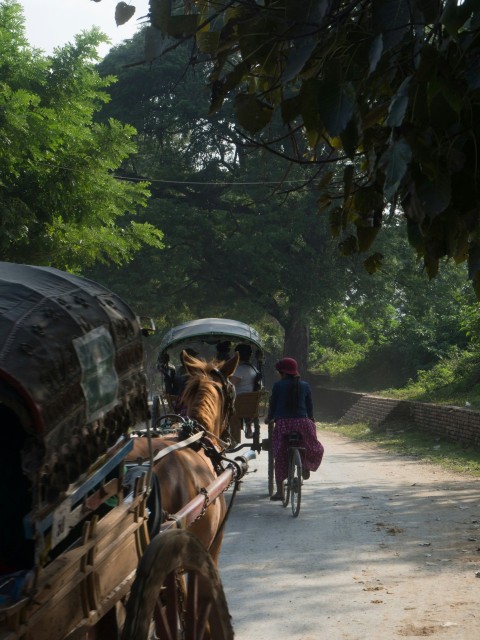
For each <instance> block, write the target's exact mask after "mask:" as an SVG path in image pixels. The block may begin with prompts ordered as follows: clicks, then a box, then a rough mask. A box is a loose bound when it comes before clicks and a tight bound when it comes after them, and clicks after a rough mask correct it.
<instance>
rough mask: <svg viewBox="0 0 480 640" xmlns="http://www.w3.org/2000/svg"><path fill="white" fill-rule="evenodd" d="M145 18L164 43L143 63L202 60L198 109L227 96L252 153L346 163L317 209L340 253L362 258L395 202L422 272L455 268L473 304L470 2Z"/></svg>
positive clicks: (474, 131) (478, 53) (476, 110)
mask: <svg viewBox="0 0 480 640" xmlns="http://www.w3.org/2000/svg"><path fill="white" fill-rule="evenodd" d="M150 18H151V23H152V25H153V27H154V28H155V29H157V31H158V34H159V38H160V39H161V38H163V39H164V43H163V45H161V46H160V45H159V43H158V41H155V38H153V37H152V36H151V35H150V37H148V38H147V40H146V50H145V56H144V59H147V60H151V59H152V58H154V57H155V56H156V55H158V54H159V53H161V51H162V49H163V50H168V48H169V46H171V45H170V44H169V41H168V40H167V38H177V39H178V40H180V41H183V40H185V39H187V38H189V37H195V42H196V47H197V53H196V54H195V55H194V56H193V58H194V59H195V60H197V61H198V59H199V58H203V59H205V58H206V59H209V60H210V61H211V65H212V67H211V72H210V75H209V85H210V88H211V105H210V112H211V113H214V112H216V111H217V110H219V109H221V107H222V105H223V103H224V101H225V99H227V98H232V99H234V105H235V120H236V122H237V123H238V125H239V126H240V127H241V128H243V130H244V131H246V132H247V135H248V136H249V138H250V140H251V143H252V144H257V145H260V146H261V147H262V148H264V149H268V150H271V151H272V152H274V153H275V154H277V155H281V156H283V157H284V158H285V159H286V160H287V161H288V162H295V163H299V164H302V165H303V164H312V165H314V166H317V167H321V166H325V165H326V163H331V162H337V163H340V164H342V165H344V166H345V167H346V168H345V172H344V174H343V175H344V178H343V179H344V184H343V189H342V193H341V194H339V193H338V191H336V192H332V193H331V197H332V198H333V199H334V202H335V204H336V207H334V210H333V213H332V211H331V207H330V204H331V202H329V198H328V197H325V198H324V199H323V200H322V202H321V204H320V210H321V211H325V212H326V213H327V214H328V215H331V217H332V229H333V230H334V232H335V233H338V234H341V246H342V251H343V253H354V252H358V251H368V250H370V247H371V246H372V243H373V241H374V239H375V237H376V235H377V233H378V230H379V229H380V228H381V226H382V224H383V220H384V214H385V209H386V205H387V204H391V205H392V206H398V207H401V209H402V210H403V212H404V215H405V217H406V219H407V222H408V225H407V233H408V238H409V241H410V243H411V244H412V246H413V247H415V249H416V251H417V252H418V253H419V255H420V256H421V257H422V259H423V262H424V265H425V269H426V272H427V274H428V276H429V277H431V278H432V277H434V276H435V275H436V273H437V271H438V267H439V261H440V260H441V258H442V257H445V256H447V257H451V258H453V259H454V260H456V261H464V260H468V267H469V276H470V278H471V279H472V280H473V283H474V286H475V289H476V291H477V294H480V259H479V256H480V238H479V224H478V222H479V215H478V214H479V169H478V167H479V166H480V154H479V148H480V145H479V144H478V141H479V137H480V136H479V134H480V117H479V115H480V92H479V88H480V75H479V73H478V68H479V64H480V47H479V38H480V4H479V3H478V1H477V0H411V1H410V2H404V1H403V0H370V1H365V2H358V1H354V2H352V1H350V0H333V1H332V0H314V1H312V0H258V1H257V0H252V1H251V2H244V0H233V1H232V0H225V1H215V2H210V1H208V0H207V1H205V0H197V1H194V2H191V1H190V0H189V1H188V2H187V1H186V0H177V1H176V2H175V1H174V0H173V1H170V0H150ZM279 120H281V121H282V122H283V126H284V130H283V135H282V138H281V140H282V144H281V145H280V146H281V148H280V149H279V136H278V130H277V125H278V121H279ZM272 123H273V125H274V126H273V129H271V125H272ZM324 191H325V192H326V196H327V195H328V193H329V190H328V189H327V188H325V187H324ZM326 202H328V206H327V207H325V203H326ZM381 259H382V256H380V255H379V254H378V253H377V252H374V253H373V254H372V255H371V256H369V258H367V261H366V266H367V268H368V269H369V270H374V269H378V268H379V267H380V264H381Z"/></svg>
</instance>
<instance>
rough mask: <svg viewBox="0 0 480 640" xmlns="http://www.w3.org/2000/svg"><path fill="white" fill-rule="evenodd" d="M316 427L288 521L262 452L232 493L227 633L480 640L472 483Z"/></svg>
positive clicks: (479, 537) (305, 639)
mask: <svg viewBox="0 0 480 640" xmlns="http://www.w3.org/2000/svg"><path fill="white" fill-rule="evenodd" d="M319 437H320V440H321V441H322V443H323V444H324V446H325V457H324V461H323V463H322V465H321V467H320V469H319V471H318V472H317V473H315V474H312V476H311V479H310V480H308V481H307V482H306V483H305V484H304V487H303V495H302V508H301V512H300V515H299V517H298V518H297V519H294V518H293V517H292V515H291V510H290V507H288V508H287V509H284V508H283V507H282V506H281V505H280V504H279V503H277V502H271V501H270V500H269V498H268V496H267V453H266V452H262V453H261V454H260V456H259V457H258V458H257V460H254V461H252V462H251V464H250V469H251V470H253V469H257V471H256V472H254V473H249V474H248V475H247V476H246V477H245V479H244V481H243V484H242V489H241V491H240V492H239V493H238V494H237V498H236V501H235V505H234V507H233V510H232V513H231V515H230V518H229V521H228V523H227V527H226V532H225V538H224V543H223V548H222V553H221V556H220V574H221V578H222V582H223V585H224V588H225V591H226V595H227V600H228V603H229V608H230V613H231V615H232V618H233V624H234V629H235V638H236V640H320V639H322V640H344V639H348V640H364V639H365V640H367V639H368V640H391V639H394V638H415V637H426V636H430V637H433V638H438V639H439V640H443V639H445V640H450V639H455V640H479V639H480V609H479V602H480V577H477V575H476V573H477V572H480V481H479V480H476V479H472V478H469V477H466V476H463V475H454V474H450V473H447V472H445V471H442V470H440V469H438V468H437V467H433V466H430V465H425V464H422V463H419V462H417V461H415V460H412V459H410V458H406V457H400V456H393V455H390V454H386V453H384V452H382V451H381V450H379V449H376V448H374V447H371V446H369V445H364V444H358V443H354V442H352V441H350V440H349V439H347V438H344V437H342V436H339V435H337V434H332V433H329V432H324V431H321V432H319ZM479 576H480V573H479Z"/></svg>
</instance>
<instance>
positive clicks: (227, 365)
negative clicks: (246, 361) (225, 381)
mask: <svg viewBox="0 0 480 640" xmlns="http://www.w3.org/2000/svg"><path fill="white" fill-rule="evenodd" d="M239 358H240V354H239V353H238V351H235V355H234V356H233V358H230V360H227V361H226V362H224V363H223V364H222V366H221V367H220V371H221V372H222V373H223V375H224V376H225V377H226V378H230V376H231V375H233V374H234V373H235V369H236V368H237V365H238V360H239Z"/></svg>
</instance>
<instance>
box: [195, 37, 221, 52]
mask: <svg viewBox="0 0 480 640" xmlns="http://www.w3.org/2000/svg"><path fill="white" fill-rule="evenodd" d="M219 39H220V33H219V32H218V31H199V32H198V33H197V35H196V41H197V46H198V50H199V51H200V52H201V53H211V54H215V52H216V51H217V48H218V42H219Z"/></svg>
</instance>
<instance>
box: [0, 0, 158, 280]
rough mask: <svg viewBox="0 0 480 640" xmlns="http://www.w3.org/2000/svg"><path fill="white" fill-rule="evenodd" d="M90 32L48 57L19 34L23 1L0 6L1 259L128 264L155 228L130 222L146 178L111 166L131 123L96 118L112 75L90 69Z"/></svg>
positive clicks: (141, 202)
mask: <svg viewBox="0 0 480 640" xmlns="http://www.w3.org/2000/svg"><path fill="white" fill-rule="evenodd" d="M105 39H106V38H105V36H104V35H103V34H101V33H100V32H99V31H98V30H96V29H93V30H92V31H91V32H89V33H83V34H81V35H79V36H77V37H76V39H75V43H74V44H68V45H65V46H64V47H62V48H58V49H56V50H55V52H54V53H53V55H51V56H44V55H43V54H42V53H41V52H39V51H37V50H35V49H32V48H31V47H30V46H29V45H28V42H27V40H26V38H25V32H24V17H23V13H22V8H21V5H20V4H19V3H18V2H15V1H14V0H4V1H2V2H0V41H1V43H2V50H1V52H0V104H1V109H0V141H1V144H0V176H1V178H0V231H1V233H0V258H1V259H2V260H14V261H17V262H19V261H24V262H30V263H33V264H52V265H55V266H57V267H60V268H67V269H73V270H75V269H77V270H78V269H79V268H80V267H82V266H85V265H87V264H92V263H94V262H95V261H98V260H100V261H103V262H109V261H110V262H117V263H120V262H124V261H126V260H129V259H131V257H132V256H133V254H134V253H135V252H136V251H137V250H138V249H139V248H140V247H141V246H142V245H143V244H145V243H147V244H151V245H154V246H156V247H161V246H162V245H161V237H162V234H161V232H160V231H159V230H158V229H157V228H155V227H154V226H153V225H150V224H145V223H144V224H140V223H139V222H136V221H135V220H134V219H133V216H134V215H135V214H136V212H137V210H138V209H139V208H141V207H144V206H145V204H146V200H147V196H148V191H147V189H146V185H145V184H142V183H132V182H129V181H126V180H119V179H118V178H117V177H116V175H115V172H116V170H117V169H118V168H119V167H120V165H121V163H122V162H123V161H124V160H125V159H126V158H127V157H128V156H130V155H131V154H132V153H134V151H135V149H136V147H135V144H134V141H133V134H134V133H135V131H134V129H133V127H131V126H125V125H123V124H121V123H120V122H119V121H117V120H115V119H114V118H110V119H109V120H108V121H106V122H103V123H100V122H96V121H95V115H96V114H97V113H98V111H99V110H100V108H101V107H102V106H103V105H104V104H105V102H107V101H108V99H109V97H108V94H107V92H106V89H107V87H109V86H110V85H111V83H112V82H113V78H112V77H104V78H102V77H101V76H100V75H99V73H98V71H97V70H96V68H95V64H96V62H97V61H98V56H97V53H96V47H97V46H98V44H100V43H101V42H103V41H105Z"/></svg>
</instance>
